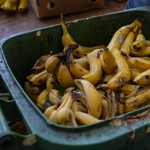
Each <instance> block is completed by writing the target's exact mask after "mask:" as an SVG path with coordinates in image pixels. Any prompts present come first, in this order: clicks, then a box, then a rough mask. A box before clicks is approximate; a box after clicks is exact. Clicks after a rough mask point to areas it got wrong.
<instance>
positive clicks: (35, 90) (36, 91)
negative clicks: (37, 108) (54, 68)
mask: <svg viewBox="0 0 150 150" xmlns="http://www.w3.org/2000/svg"><path fill="white" fill-rule="evenodd" d="M44 89H45V84H42V85H33V86H32V87H30V88H29V93H30V94H31V95H39V94H40V93H41V92H42V91H43V90H44Z"/></svg>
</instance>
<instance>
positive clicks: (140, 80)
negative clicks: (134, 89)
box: [133, 69, 150, 85]
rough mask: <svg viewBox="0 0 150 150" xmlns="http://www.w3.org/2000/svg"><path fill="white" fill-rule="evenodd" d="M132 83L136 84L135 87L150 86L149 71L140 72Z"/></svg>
mask: <svg viewBox="0 0 150 150" xmlns="http://www.w3.org/2000/svg"><path fill="white" fill-rule="evenodd" d="M133 83H134V84H137V85H147V84H150V69H148V70H146V71H144V72H142V73H141V74H139V75H138V76H137V77H135V78H134V80H133Z"/></svg>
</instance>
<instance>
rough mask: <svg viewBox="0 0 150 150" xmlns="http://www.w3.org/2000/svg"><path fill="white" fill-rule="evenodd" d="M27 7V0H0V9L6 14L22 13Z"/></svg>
mask: <svg viewBox="0 0 150 150" xmlns="http://www.w3.org/2000/svg"><path fill="white" fill-rule="evenodd" d="M26 7H27V0H0V9H3V10H4V11H6V12H11V13H15V12H17V11H18V12H21V13H22V12H24V11H25V9H26Z"/></svg>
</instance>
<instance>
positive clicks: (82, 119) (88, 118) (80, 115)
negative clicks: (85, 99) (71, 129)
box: [72, 100, 101, 125]
mask: <svg viewBox="0 0 150 150" xmlns="http://www.w3.org/2000/svg"><path fill="white" fill-rule="evenodd" d="M72 110H73V112H74V114H75V118H76V120H77V121H78V122H79V123H81V124H82V125H88V124H93V123H97V122H100V121H101V120H99V119H97V118H95V117H93V116H92V115H90V114H87V113H84V112H81V111H79V110H78V109H77V104H76V100H75V101H74V102H73V104H72Z"/></svg>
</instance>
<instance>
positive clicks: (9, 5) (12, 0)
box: [1, 0, 18, 12]
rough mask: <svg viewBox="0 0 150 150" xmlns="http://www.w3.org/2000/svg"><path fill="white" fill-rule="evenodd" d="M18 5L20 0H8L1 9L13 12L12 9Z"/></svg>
mask: <svg viewBox="0 0 150 150" xmlns="http://www.w3.org/2000/svg"><path fill="white" fill-rule="evenodd" d="M17 3H18V0H6V1H5V2H4V3H3V4H2V5H1V8H2V9H3V10H5V11H8V12H9V11H11V10H12V7H13V6H14V5H16V4H17Z"/></svg>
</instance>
